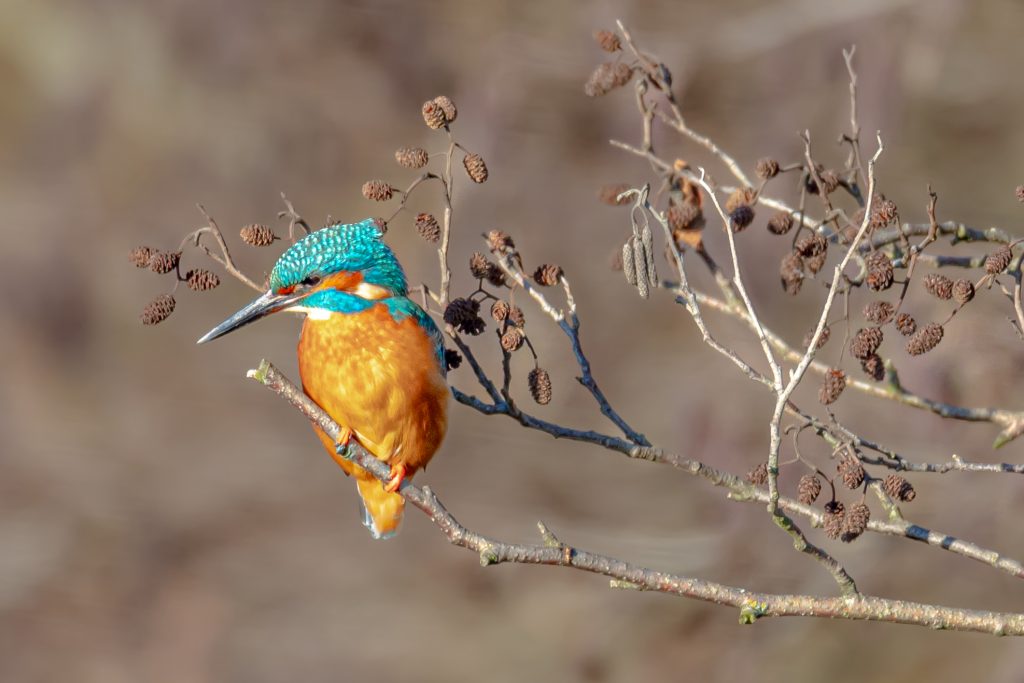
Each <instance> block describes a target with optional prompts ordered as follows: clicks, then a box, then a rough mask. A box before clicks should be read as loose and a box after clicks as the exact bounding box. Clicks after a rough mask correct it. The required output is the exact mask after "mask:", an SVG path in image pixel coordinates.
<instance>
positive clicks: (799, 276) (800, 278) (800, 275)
mask: <svg viewBox="0 0 1024 683" xmlns="http://www.w3.org/2000/svg"><path fill="white" fill-rule="evenodd" d="M779 277H780V278H781V280H782V289H784V290H785V292H786V294H791V295H793V296H796V295H797V294H798V293H799V292H800V287H801V286H802V285H803V283H804V260H803V259H802V258H800V254H798V253H796V252H795V251H791V252H789V253H788V254H786V255H785V256H784V257H783V258H782V263H781V265H780V266H779Z"/></svg>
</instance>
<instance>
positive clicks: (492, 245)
mask: <svg viewBox="0 0 1024 683" xmlns="http://www.w3.org/2000/svg"><path fill="white" fill-rule="evenodd" d="M487 248H488V249H490V250H491V251H497V252H500V253H505V252H508V251H515V250H516V244H515V242H513V241H512V238H511V237H509V235H508V233H505V232H502V231H501V230H491V231H490V232H488V233H487Z"/></svg>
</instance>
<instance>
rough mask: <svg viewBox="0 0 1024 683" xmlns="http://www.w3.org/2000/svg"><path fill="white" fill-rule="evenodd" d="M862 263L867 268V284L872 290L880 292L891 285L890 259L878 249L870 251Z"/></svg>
mask: <svg viewBox="0 0 1024 683" xmlns="http://www.w3.org/2000/svg"><path fill="white" fill-rule="evenodd" d="M864 265H865V266H866V267H867V270H868V277H867V284H868V287H869V288H870V289H871V290H872V291H875V292H881V291H883V290H886V289H889V288H890V287H892V281H893V270H892V261H890V260H889V257H888V256H886V255H885V254H883V253H882V252H880V251H874V252H871V254H869V255H868V257H867V258H866V259H864Z"/></svg>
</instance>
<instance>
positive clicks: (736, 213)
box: [729, 204, 754, 232]
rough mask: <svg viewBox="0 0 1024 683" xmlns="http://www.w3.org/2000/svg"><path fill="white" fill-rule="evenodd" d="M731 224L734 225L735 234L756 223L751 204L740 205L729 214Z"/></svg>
mask: <svg viewBox="0 0 1024 683" xmlns="http://www.w3.org/2000/svg"><path fill="white" fill-rule="evenodd" d="M729 222H730V223H732V226H733V231H734V232H740V231H741V230H744V229H745V228H746V227H747V226H748V225H750V224H751V223H753V222H754V209H752V208H751V207H750V205H749V204H740V205H739V206H737V207H736V208H735V209H733V210H732V212H731V213H730V214H729Z"/></svg>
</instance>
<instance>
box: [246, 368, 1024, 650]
mask: <svg viewBox="0 0 1024 683" xmlns="http://www.w3.org/2000/svg"><path fill="white" fill-rule="evenodd" d="M248 377H250V378H251V379H254V380H256V381H257V382H259V383H260V384H263V385H264V386H266V387H267V388H269V389H270V390H271V391H273V392H274V393H276V394H278V395H279V396H281V397H282V398H284V399H285V400H287V401H288V402H289V403H291V404H292V405H293V406H294V407H295V408H297V409H298V410H299V411H300V412H301V413H302V414H303V415H304V416H305V417H306V418H307V419H308V420H310V421H311V422H313V423H314V424H315V425H317V426H318V427H320V428H321V429H323V430H324V432H325V433H327V434H328V435H329V436H330V437H331V438H332V439H335V440H337V438H338V436H339V433H340V431H341V430H340V427H339V426H338V424H337V423H335V422H334V421H333V420H332V419H331V418H330V416H328V415H327V413H325V412H324V411H323V410H321V409H320V408H319V406H317V405H316V404H315V403H313V401H311V400H310V399H309V398H308V397H307V396H306V395H305V394H303V393H302V391H301V390H300V389H299V388H298V387H296V386H295V385H294V384H293V383H291V382H290V381H289V380H288V379H287V378H286V377H285V376H284V375H282V374H281V373H280V372H279V371H278V370H277V369H276V368H275V367H274V366H273V365H271V364H270V363H269V362H267V361H262V362H261V363H260V365H259V367H258V368H257V369H255V370H250V371H249V373H248ZM343 455H344V456H345V457H347V458H349V459H351V460H352V462H353V463H355V464H356V465H358V466H360V467H363V468H364V469H366V470H367V471H369V472H370V473H371V474H373V475H374V476H375V477H377V479H379V480H380V481H382V482H383V481H385V480H387V478H388V476H389V474H390V468H389V467H388V465H386V464H385V463H384V462H383V461H381V460H378V459H377V458H375V457H374V456H373V455H372V454H370V453H369V452H367V451H366V450H365V449H363V448H362V447H361V446H359V445H358V443H355V442H350V444H349V447H348V448H347V449H346V451H345V452H344V453H343ZM399 493H400V494H401V495H402V496H403V497H404V498H405V499H406V500H407V501H408V502H409V503H411V504H412V505H413V506H414V507H416V508H417V509H419V510H421V511H422V512H423V513H424V514H425V515H426V516H427V517H428V518H429V519H430V521H431V522H432V523H433V524H434V525H435V526H437V527H438V529H439V530H440V531H441V532H442V533H443V534H444V536H445V537H446V538H447V539H448V541H449V542H451V543H452V544H453V545H456V546H459V547H462V548H466V549H468V550H470V551H473V552H475V553H476V554H477V555H478V557H479V561H480V564H481V565H482V566H485V567H486V566H490V565H495V564H501V563H503V562H514V563H520V564H543V565H555V566H564V567H571V568H574V569H579V570H582V571H586V572H591V573H594V574H601V575H604V576H607V577H609V578H610V579H612V583H611V584H610V585H612V586H613V587H618V586H622V585H624V584H628V585H629V587H636V588H640V589H642V590H651V591H657V592H661V593H667V594H670V595H678V596H680V597H687V598H692V599H696V600H702V601H705V602H711V603H715V604H719V605H727V606H731V607H734V608H737V609H739V610H740V615H739V619H740V622H741V623H745V624H750V623H754V622H755V621H757V620H758V619H761V618H768V617H783V616H810V617H825V618H832V619H852V620H864V621H880V622H889V623H898V624H909V625H916V626H926V627H928V628H933V629H943V630H952V631H975V632H980V633H989V634H993V635H1014V636H1017V635H1024V614H1013V613H1006V612H988V611H980V610H970V609H961V608H956V607H945V606H939V605H927V604H921V603H914V602H907V601H903V600H889V599H886V598H880V597H873V596H865V595H861V596H852V597H819V596H813V595H785V594H773V593H761V592H755V591H748V590H746V589H743V588H736V587H732V586H727V585H724V584H720V583H716V582H713V581H706V580H703V579H698V578H693V577H686V576H680V575H675V574H669V573H666V572H659V571H655V570H652V569H648V568H645V567H641V566H638V565H635V564H631V563H629V562H625V561H623V560H620V559H616V558H613V557H610V556H606V555H600V554H597V553H591V552H588V551H586V550H582V549H579V548H576V547H574V546H571V545H567V544H565V543H563V542H562V541H560V540H558V539H557V538H556V537H555V536H554V534H552V533H551V532H550V531H549V530H548V529H547V527H546V526H544V525H543V524H538V528H539V530H540V532H541V538H542V543H541V544H521V543H506V542H504V541H500V540H496V539H493V538H490V537H487V536H484V535H482V534H479V533H477V532H474V531H472V530H470V529H467V528H466V527H465V526H463V525H462V524H460V523H459V522H458V520H457V519H456V518H455V517H454V516H453V515H452V514H451V513H450V512H449V511H448V510H447V508H445V506H444V504H443V503H442V502H441V500H440V499H439V498H438V497H437V495H436V494H435V493H434V492H433V491H432V490H431V489H430V488H429V487H427V486H424V487H422V488H421V487H418V486H415V485H413V484H412V483H411V482H409V481H405V482H403V483H402V486H401V488H400V489H399ZM623 582H624V583H623Z"/></svg>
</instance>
